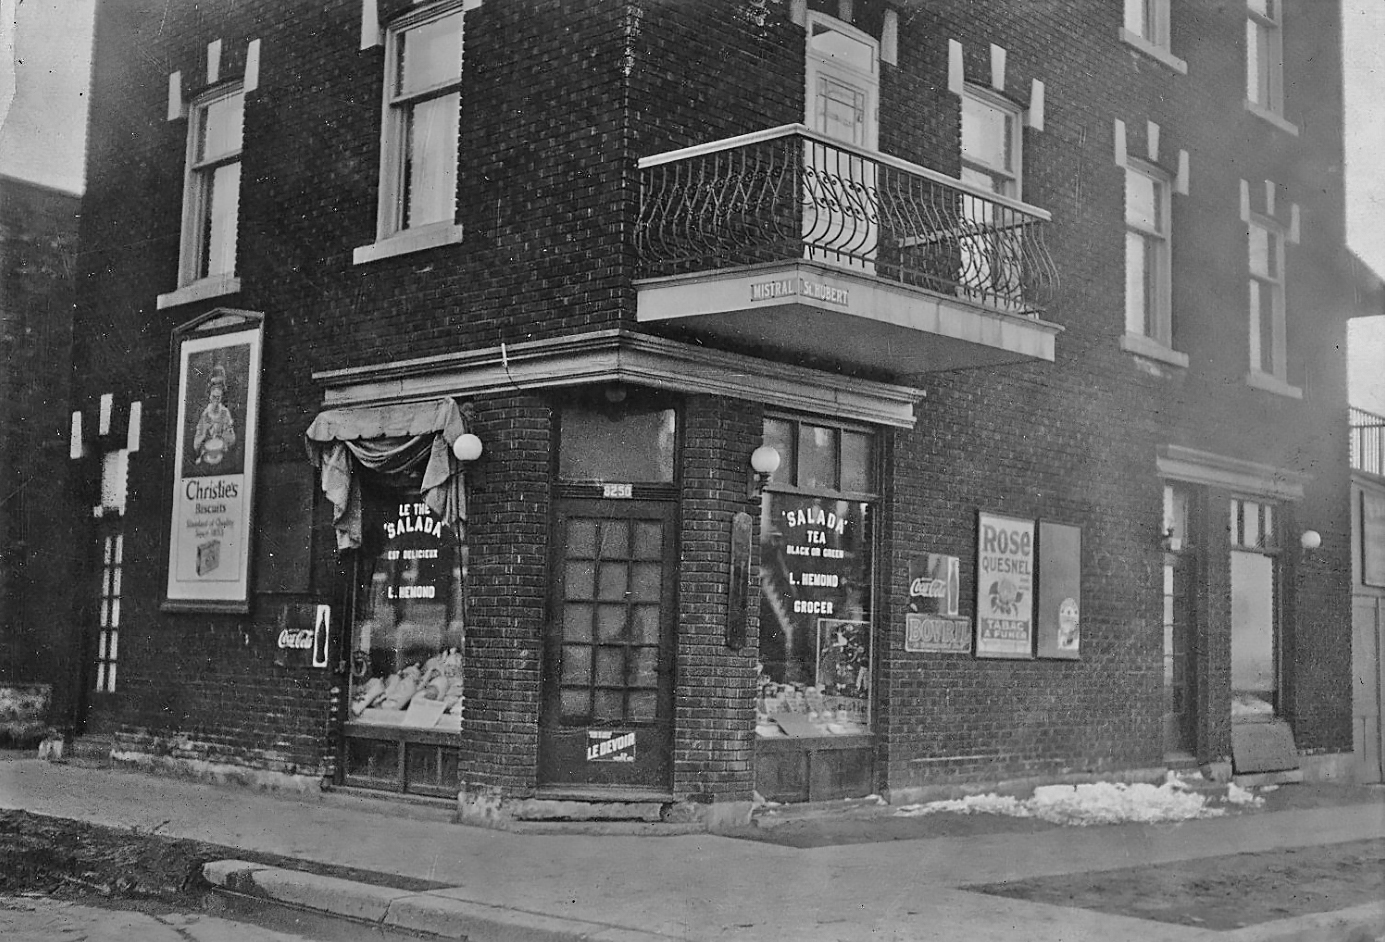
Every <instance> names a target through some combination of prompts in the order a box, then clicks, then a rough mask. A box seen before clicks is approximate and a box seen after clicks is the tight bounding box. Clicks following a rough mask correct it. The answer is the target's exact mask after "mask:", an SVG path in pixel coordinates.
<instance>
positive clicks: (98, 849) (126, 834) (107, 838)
mask: <svg viewBox="0 0 1385 942" xmlns="http://www.w3.org/2000/svg"><path fill="white" fill-rule="evenodd" d="M228 858H231V859H238V860H251V861H254V862H256V863H263V864H267V865H272V866H278V867H288V868H291V869H296V870H306V871H309V872H312V873H320V874H323V875H326V876H335V877H343V878H346V879H352V880H359V881H362V882H365V883H374V884H376V885H380V886H390V887H394V888H397V889H405V890H413V891H422V890H429V889H439V888H441V887H442V884H439V883H433V882H430V881H427V880H415V879H411V878H409V877H400V876H395V875H393V874H380V873H373V872H364V871H358V870H351V869H349V868H345V867H333V866H328V865H325V864H321V865H320V864H313V863H310V862H307V861H301V860H291V859H287V858H281V857H276V856H274V855H272V854H255V853H251V852H249V851H245V850H241V849H239V848H233V847H221V846H218V845H216V844H204V843H201V842H198V841H189V840H182V839H179V838H172V837H166V836H163V835H160V834H157V833H154V832H152V831H145V830H139V829H130V830H126V829H120V828H109V827H102V826H100V825H94V824H84V823H82V822H79V821H71V820H67V819H65V818H49V817H44V816H42V815H34V814H29V813H28V812H26V811H2V810H0V895H15V894H19V893H43V894H46V895H50V896H56V897H60V898H64V899H80V898H84V897H91V898H102V899H105V900H120V899H125V900H146V901H162V902H165V903H170V904H177V905H180V906H193V907H196V906H200V905H201V904H202V902H203V897H204V896H205V895H206V893H207V891H208V890H209V889H210V887H209V886H208V884H207V883H206V882H205V881H204V880H203V879H202V865H203V864H205V863H208V862H210V861H213V860H225V859H228Z"/></svg>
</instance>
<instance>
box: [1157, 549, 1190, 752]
mask: <svg viewBox="0 0 1385 942" xmlns="http://www.w3.org/2000/svg"><path fill="white" fill-rule="evenodd" d="M1191 563H1192V561H1191V560H1190V559H1189V558H1188V556H1187V555H1186V554H1185V553H1166V554H1165V556H1164V754H1165V759H1166V760H1167V761H1169V762H1171V763H1172V762H1178V761H1180V760H1183V761H1189V762H1191V761H1192V760H1193V759H1194V758H1195V753H1196V750H1197V711H1196V709H1195V706H1196V702H1197V698H1196V697H1195V696H1194V687H1193V681H1194V677H1195V675H1194V673H1193V617H1192V615H1193V607H1192V593H1191V592H1190V591H1189V590H1190V588H1191V579H1190V578H1189V573H1190V570H1191V568H1192V565H1191Z"/></svg>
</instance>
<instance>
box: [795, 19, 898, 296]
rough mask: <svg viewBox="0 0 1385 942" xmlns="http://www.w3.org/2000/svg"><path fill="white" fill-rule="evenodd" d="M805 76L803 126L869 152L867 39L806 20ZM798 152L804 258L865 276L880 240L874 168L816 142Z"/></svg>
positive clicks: (872, 137) (876, 60) (871, 73)
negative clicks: (801, 165) (862, 272)
mask: <svg viewBox="0 0 1385 942" xmlns="http://www.w3.org/2000/svg"><path fill="white" fill-rule="evenodd" d="M805 71H806V74H807V90H806V98H805V111H806V112H807V113H806V114H805V115H804V123H806V124H807V125H808V127H810V128H812V129H813V130H814V131H817V132H818V133H820V134H822V135H824V136H826V137H829V138H831V139H832V140H834V141H840V142H842V143H843V144H847V145H850V146H852V147H854V148H859V149H863V150H867V151H874V150H876V149H877V147H878V146H879V130H878V121H877V109H878V107H879V104H878V102H879V98H880V55H879V46H878V44H877V43H876V41H875V39H874V38H873V37H871V36H869V35H867V34H866V33H863V32H861V31H860V30H858V29H855V28H853V27H851V26H848V25H847V24H845V23H843V22H841V21H840V20H836V19H834V18H832V17H829V16H824V15H822V14H812V15H811V16H810V17H809V20H808V51H807V63H806V69H805ZM805 146H806V153H805V154H804V193H803V241H804V243H805V246H806V255H805V257H806V258H808V259H812V260H818V261H825V262H831V263H833V264H837V265H848V266H850V267H852V268H860V269H863V270H865V271H873V270H874V268H875V254H876V250H877V248H878V246H879V241H880V218H879V215H880V214H879V193H878V181H877V174H876V166H875V164H874V163H873V162H872V161H870V160H867V159H866V158H864V157H862V156H860V155H859V154H857V153H855V152H853V151H851V150H847V149H839V148H836V147H832V146H829V145H827V144H823V143H819V142H817V141H809V142H808V143H807V144H806V145H805Z"/></svg>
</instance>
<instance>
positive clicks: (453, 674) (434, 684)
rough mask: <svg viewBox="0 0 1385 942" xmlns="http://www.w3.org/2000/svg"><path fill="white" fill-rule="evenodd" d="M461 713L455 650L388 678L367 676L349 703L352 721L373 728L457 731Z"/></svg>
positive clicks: (459, 661)
mask: <svg viewBox="0 0 1385 942" xmlns="http://www.w3.org/2000/svg"><path fill="white" fill-rule="evenodd" d="M434 704H436V706H435V705H434ZM411 706H412V708H411ZM462 710H463V698H462V652H461V651H460V650H458V649H457V648H450V649H448V650H446V651H441V652H439V653H437V654H435V655H433V656H432V657H430V658H429V659H428V660H427V661H425V662H424V663H423V664H410V665H409V666H408V667H406V668H404V669H403V670H402V671H397V672H395V673H393V674H390V675H389V676H388V677H378V676H377V677H371V678H370V679H369V680H367V681H366V682H365V683H364V684H362V685H360V687H359V689H358V690H357V691H356V692H355V694H354V695H353V697H352V700H351V715H352V717H353V718H354V719H355V720H356V722H359V723H366V724H370V725H374V726H407V727H418V728H442V729H460V728H461V717H462Z"/></svg>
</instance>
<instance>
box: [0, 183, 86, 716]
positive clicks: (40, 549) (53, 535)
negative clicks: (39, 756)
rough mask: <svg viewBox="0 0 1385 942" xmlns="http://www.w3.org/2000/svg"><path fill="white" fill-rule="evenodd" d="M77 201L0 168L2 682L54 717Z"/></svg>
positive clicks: (60, 685) (60, 645) (66, 666)
mask: <svg viewBox="0 0 1385 942" xmlns="http://www.w3.org/2000/svg"><path fill="white" fill-rule="evenodd" d="M79 203H80V198H79V197H78V196H77V194H75V193H68V192H66V191H64V190H59V189H55V188H53V187H48V186H42V185H40V184H36V183H33V182H31V181H27V180H21V179H18V178H16V177H10V176H3V175H0V363H3V364H4V366H3V368H0V684H5V685H21V684H22V685H29V684H44V685H47V689H46V691H45V692H44V693H43V694H42V698H41V701H39V702H42V703H44V705H45V709H46V708H48V707H52V708H53V709H56V710H57V711H58V712H59V713H60V714H62V715H65V710H66V709H67V705H66V703H65V702H64V700H63V694H64V693H65V691H66V690H67V685H66V684H65V683H64V682H63V681H64V679H65V678H66V676H67V675H68V673H69V670H70V668H71V666H72V665H71V664H70V662H69V652H68V645H67V638H65V637H64V636H63V633H62V626H63V625H64V624H65V619H64V618H63V616H62V614H61V612H59V613H56V614H55V612H54V600H55V599H61V598H63V597H64V595H65V593H66V588H67V587H66V583H65V573H66V563H67V558H68V546H69V544H70V540H71V531H70V529H69V527H70V525H71V521H70V520H69V519H68V518H67V515H66V514H65V513H64V512H63V510H62V508H63V503H64V502H63V495H64V491H63V482H64V479H65V475H66V472H67V423H68V417H69V414H70V412H69V409H68V399H69V396H70V385H69V377H68V371H67V364H68V362H69V360H70V357H71V349H70V343H71V332H72V300H73V285H74V272H75V268H74V266H75V262H76V250H77V209H78V205H79ZM55 685H56V687H57V690H56V691H54V690H53V687H54V686H55ZM15 689H18V688H15ZM54 693H56V698H54V697H53V694H54ZM3 699H5V697H4V694H3V693H0V700H3ZM3 712H5V711H4V710H3V709H0V713H3ZM39 714H40V715H38V716H37V717H36V719H37V720H38V721H39V723H40V726H41V724H42V721H43V720H44V719H45V718H46V717H44V716H43V715H42V711H41V710H40V711H39ZM5 719H8V717H5Z"/></svg>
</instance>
